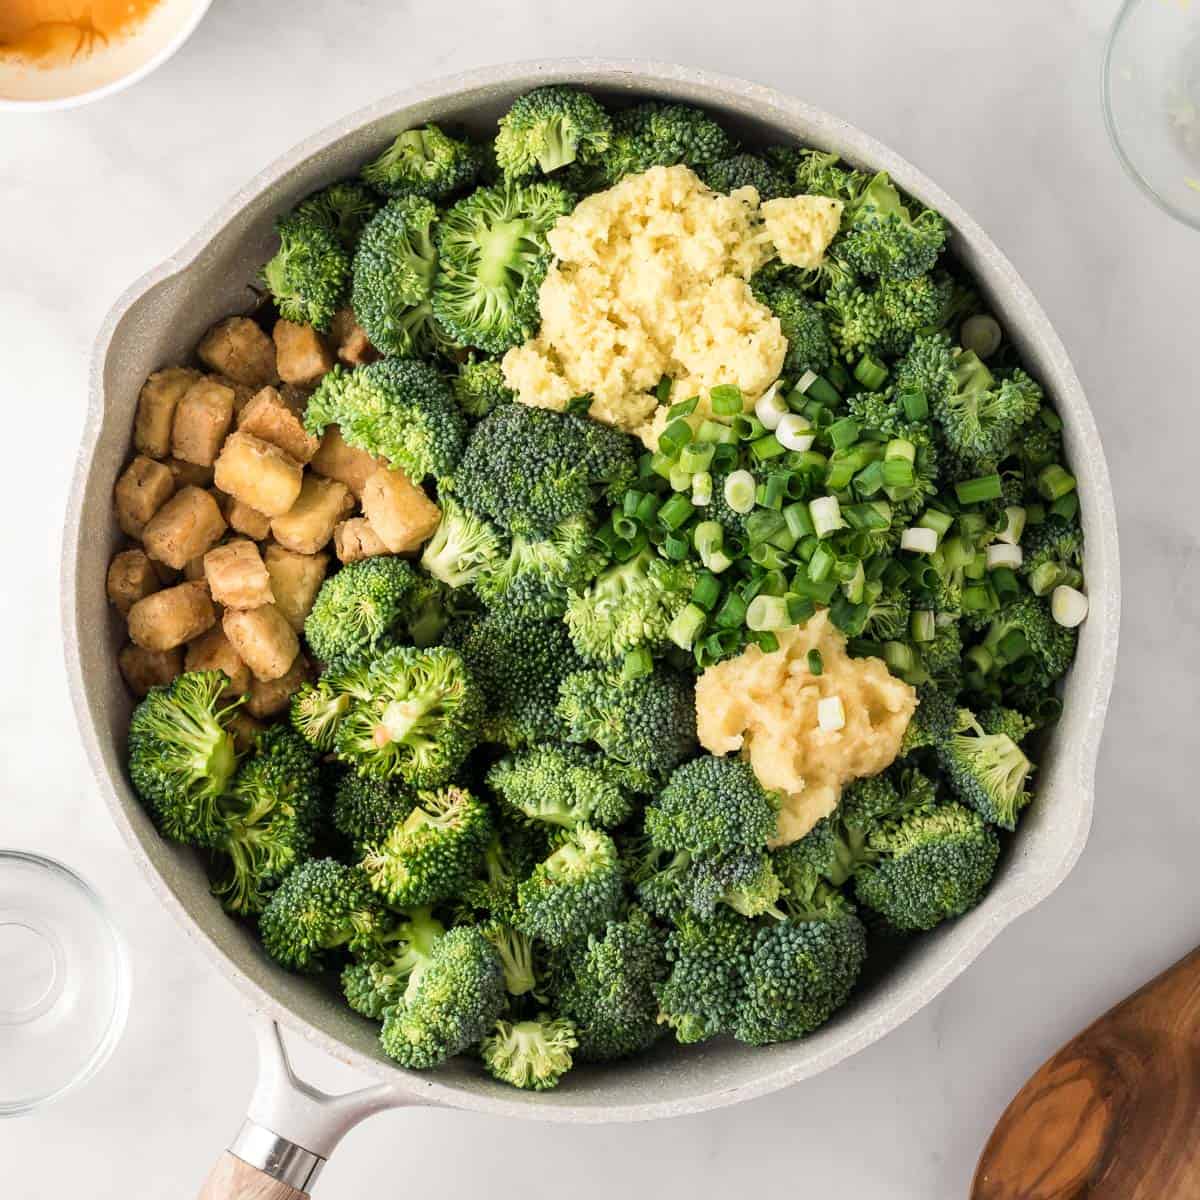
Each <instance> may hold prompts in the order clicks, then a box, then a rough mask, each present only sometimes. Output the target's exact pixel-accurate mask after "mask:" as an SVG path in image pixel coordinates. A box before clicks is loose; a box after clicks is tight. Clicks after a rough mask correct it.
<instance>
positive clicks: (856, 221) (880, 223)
mask: <svg viewBox="0 0 1200 1200" xmlns="http://www.w3.org/2000/svg"><path fill="white" fill-rule="evenodd" d="M949 232H950V229H949V226H948V225H947V224H946V220H945V218H944V217H942V216H941V214H940V213H936V212H934V211H933V209H930V208H924V207H922V206H921V205H919V204H918V203H917V202H916V201H915V200H909V201H908V202H907V203H906V202H905V200H904V199H903V198H902V197H901V195H900V193H899V192H898V191H897V190H896V187H895V185H894V184H893V183H892V181H891V180H890V179H889V178H888V176H887V173H886V172H884V171H880V172H879V174H878V175H876V176H875V177H874V178H873V179H872V180H871V181H870V183H869V184H868V185H867V186H866V188H864V189H863V190H862V191H861V192H859V193H858V194H857V195H856V196H855V198H854V200H853V201H852V202H851V204H850V206H849V210H848V211H847V212H846V213H845V214H844V215H843V217H842V234H841V237H840V238H839V239H838V251H837V252H838V255H839V256H840V257H841V258H843V259H844V260H845V261H846V262H848V263H849V264H850V265H851V266H852V267H853V268H854V269H855V270H856V271H861V272H862V273H863V274H864V275H875V276H878V277H879V278H881V279H914V278H915V277H916V276H918V275H923V274H924V273H925V272H926V271H929V270H931V269H932V267H933V265H934V263H935V262H937V257H938V255H939V254H940V253H941V252H942V247H943V246H944V245H945V244H946V238H947V236H948V235H949Z"/></svg>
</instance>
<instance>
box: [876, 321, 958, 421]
mask: <svg viewBox="0 0 1200 1200" xmlns="http://www.w3.org/2000/svg"><path fill="white" fill-rule="evenodd" d="M954 357H955V350H954V347H953V346H952V345H951V343H950V339H949V338H948V337H947V336H946V335H945V334H944V333H919V334H917V336H916V337H915V338H913V342H912V345H911V346H910V347H909V348H908V350H907V352H906V353H905V355H904V357H903V358H902V359H901V360H900V361H899V362H898V363H897V364H896V366H895V368H894V369H893V372H892V377H893V379H894V381H895V385H896V393H897V395H901V394H903V393H904V392H920V393H921V394H922V395H923V396H924V397H925V400H926V403H927V404H928V406H929V408H930V410H931V411H934V410H938V409H940V408H941V406H942V405H943V404H945V402H946V400H947V399H948V398H949V397H950V396H951V395H952V394H953V393H954V390H955V386H956V383H955V376H954V365H955V364H954Z"/></svg>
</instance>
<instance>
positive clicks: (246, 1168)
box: [200, 1014, 421, 1200]
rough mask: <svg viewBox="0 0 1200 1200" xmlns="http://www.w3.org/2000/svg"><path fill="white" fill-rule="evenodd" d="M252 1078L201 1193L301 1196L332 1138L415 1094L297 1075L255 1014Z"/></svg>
mask: <svg viewBox="0 0 1200 1200" xmlns="http://www.w3.org/2000/svg"><path fill="white" fill-rule="evenodd" d="M254 1031H255V1035H256V1039H257V1042H258V1082H257V1083H256V1085H255V1088H254V1095H253V1096H252V1097H251V1098H250V1105H249V1109H248V1112H247V1116H246V1120H245V1121H244V1122H243V1124H242V1127H241V1129H240V1130H239V1131H238V1134H237V1136H236V1137H235V1138H234V1139H233V1142H232V1143H231V1144H230V1146H229V1149H228V1150H226V1151H225V1153H224V1154H222V1155H221V1157H220V1158H219V1159H218V1160H217V1163H216V1166H214V1167H213V1169H212V1171H211V1172H210V1173H209V1176H208V1179H207V1180H206V1181H205V1183H204V1187H203V1189H202V1190H201V1192H200V1200H305V1198H306V1197H307V1196H308V1194H309V1193H310V1192H311V1191H312V1186H313V1184H314V1183H315V1182H316V1179H317V1176H318V1175H319V1174H320V1173H321V1168H322V1167H323V1166H324V1165H325V1162H326V1160H327V1159H328V1158H329V1156H330V1155H331V1154H332V1153H333V1151H334V1149H335V1147H336V1146H337V1144H338V1142H340V1141H341V1140H342V1138H343V1137H344V1136H345V1135H346V1134H347V1133H348V1132H349V1131H350V1130H351V1129H353V1128H354V1126H355V1125H357V1124H358V1123H359V1122H360V1121H364V1120H366V1119H367V1117H370V1116H374V1115H375V1113H377V1112H383V1111H384V1109H388V1108H405V1107H409V1106H411V1105H415V1104H419V1103H421V1101H419V1100H417V1099H416V1098H415V1097H413V1096H410V1095H408V1094H406V1093H405V1092H403V1091H401V1090H400V1089H399V1088H397V1087H396V1086H394V1085H392V1084H387V1083H380V1084H376V1085H375V1086H374V1087H368V1088H362V1089H360V1090H359V1091H356V1092H348V1093H346V1094H345V1095H342V1096H331V1095H329V1094H328V1093H326V1092H322V1091H319V1090H318V1089H317V1088H314V1087H312V1086H311V1085H309V1084H307V1083H305V1082H304V1080H302V1079H299V1078H297V1076H296V1073H295V1072H294V1071H293V1070H292V1064H291V1062H290V1061H289V1060H288V1055H287V1049H286V1047H285V1046H284V1044H283V1038H282V1036H281V1034H280V1030H279V1026H278V1025H277V1024H276V1023H275V1022H274V1021H273V1020H272V1019H271V1018H270V1017H267V1016H263V1015H262V1014H257V1015H256V1016H255V1018H254Z"/></svg>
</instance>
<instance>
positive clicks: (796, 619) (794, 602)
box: [785, 595, 817, 625]
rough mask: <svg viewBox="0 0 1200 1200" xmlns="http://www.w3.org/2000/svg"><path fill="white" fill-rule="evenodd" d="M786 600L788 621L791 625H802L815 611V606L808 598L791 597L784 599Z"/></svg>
mask: <svg viewBox="0 0 1200 1200" xmlns="http://www.w3.org/2000/svg"><path fill="white" fill-rule="evenodd" d="M785 599H786V600H787V611H788V620H789V621H791V623H792V624H793V625H803V624H804V622H805V621H807V620H808V619H809V617H811V616H812V615H813V613H815V612H816V611H817V606H816V605H815V604H814V603H813V602H812V599H811V598H810V597H808V596H793V595H788V596H786V597H785Z"/></svg>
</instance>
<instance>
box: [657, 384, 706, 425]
mask: <svg viewBox="0 0 1200 1200" xmlns="http://www.w3.org/2000/svg"><path fill="white" fill-rule="evenodd" d="M654 398H655V399H656V400H657V401H658V402H659V404H666V402H667V401H668V400H670V398H671V377H670V376H669V375H664V376H663V377H662V378H661V379H660V380H659V381H658V386H657V387H655V389H654ZM699 398H700V397H699V396H697V397H695V399H693V400H690V401H688V400H685V401H684V403H685V404H689V403H690V404H691V406H692V408H695V407H696V400H698V399H699ZM689 411H690V410H689ZM671 415H672V416H673V417H675V416H683V415H684V414H683V413H676V412H672V413H671Z"/></svg>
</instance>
